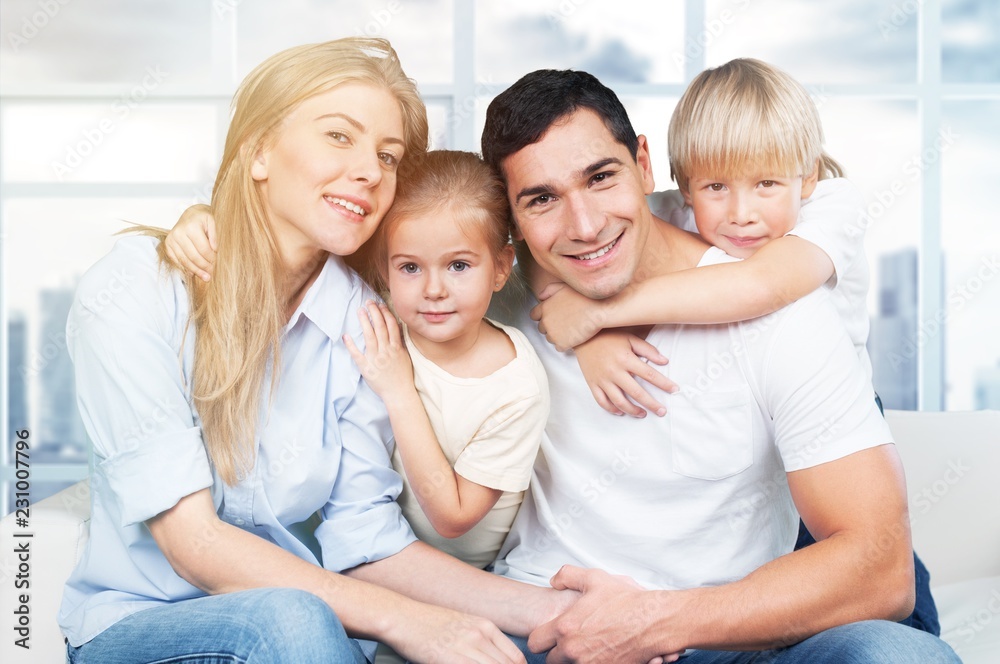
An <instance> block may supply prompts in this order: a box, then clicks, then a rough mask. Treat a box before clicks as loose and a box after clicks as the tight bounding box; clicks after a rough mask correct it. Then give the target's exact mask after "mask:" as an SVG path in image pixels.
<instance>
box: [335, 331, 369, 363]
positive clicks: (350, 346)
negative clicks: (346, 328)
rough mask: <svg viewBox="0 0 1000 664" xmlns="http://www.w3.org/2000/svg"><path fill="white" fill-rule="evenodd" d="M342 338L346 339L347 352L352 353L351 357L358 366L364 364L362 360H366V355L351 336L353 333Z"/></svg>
mask: <svg viewBox="0 0 1000 664" xmlns="http://www.w3.org/2000/svg"><path fill="white" fill-rule="evenodd" d="M341 338H342V339H343V340H344V345H345V346H347V352H348V353H350V355H351V359H352V360H354V363H355V364H356V365H358V367H362V366H364V365H363V364H362V362H364V359H365V356H364V354H363V353H362V352H361V351H360V350H359V349H358V347H357V345H356V344H355V343H354V339H352V338H351V335H349V334H345V335H344V336H343V337H341Z"/></svg>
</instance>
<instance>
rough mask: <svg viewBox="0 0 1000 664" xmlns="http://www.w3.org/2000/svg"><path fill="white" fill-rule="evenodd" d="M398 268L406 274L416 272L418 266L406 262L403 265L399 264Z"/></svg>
mask: <svg viewBox="0 0 1000 664" xmlns="http://www.w3.org/2000/svg"><path fill="white" fill-rule="evenodd" d="M399 269H400V270H402V271H403V272H405V273H406V274H416V273H417V271H418V270H419V269H420V268H418V267H417V266H416V265H414V264H413V263H406V264H405V265H401V266H400V268H399Z"/></svg>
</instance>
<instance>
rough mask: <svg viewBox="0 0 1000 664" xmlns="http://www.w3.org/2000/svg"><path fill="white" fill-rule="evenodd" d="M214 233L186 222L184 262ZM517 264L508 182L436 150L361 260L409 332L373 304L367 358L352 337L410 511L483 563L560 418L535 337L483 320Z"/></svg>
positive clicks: (461, 156)
mask: <svg viewBox="0 0 1000 664" xmlns="http://www.w3.org/2000/svg"><path fill="white" fill-rule="evenodd" d="M211 228H212V222H211V218H210V217H208V216H207V215H205V216H203V217H202V218H201V219H197V218H191V219H190V220H182V222H181V223H179V224H178V226H177V228H175V229H174V231H172V232H171V236H170V237H171V238H173V239H175V240H178V242H177V243H175V244H176V245H177V246H175V249H176V254H177V255H178V256H184V255H188V254H187V253H185V250H184V249H182V248H181V246H180V241H181V240H183V242H184V246H187V242H188V241H190V242H191V243H192V244H191V246H198V247H201V248H200V249H198V250H197V251H199V252H201V253H208V254H210V251H207V250H206V249H205V247H204V245H205V243H206V235H205V231H211ZM185 235H186V236H188V237H181V236H185ZM209 235H211V232H209ZM359 258H360V260H359ZM513 259H514V250H513V247H512V246H511V244H510V233H509V228H508V208H507V198H506V194H505V190H504V187H503V184H502V183H501V182H500V181H499V180H498V179H497V178H496V177H495V176H494V174H493V172H492V171H491V170H490V168H489V167H488V166H487V165H486V164H485V163H483V161H482V160H481V159H479V157H477V156H476V155H474V154H472V153H468V152H455V151H436V152H431V153H428V154H427V155H426V157H424V158H422V159H420V160H419V161H417V162H416V163H415V164H412V165H411V166H410V167H409V168H408V169H407V172H406V173H401V174H400V177H399V184H398V187H397V192H396V199H395V202H394V203H393V206H392V208H391V209H390V211H389V213H388V214H387V215H386V218H385V220H384V221H383V222H382V224H381V225H380V226H379V228H378V230H377V231H376V234H375V236H374V237H373V238H372V240H371V241H370V242H369V243H368V245H366V247H365V248H364V249H363V250H362V251H361V252H359V253H358V254H357V255H356V256H355V261H354V262H355V264H356V267H358V268H359V271H361V272H362V273H363V275H364V276H365V277H366V278H367V279H368V280H370V281H371V282H372V283H373V284H374V285H376V287H377V289H378V290H380V291H381V292H383V293H387V295H388V299H389V301H390V303H391V306H392V309H394V310H395V313H396V315H397V316H398V317H399V320H400V321H401V322H402V330H401V329H400V326H399V325H398V324H397V322H396V319H395V318H394V317H393V314H392V312H391V311H390V308H389V306H387V305H386V304H379V303H375V302H368V303H367V306H366V307H365V308H364V309H362V310H361V311H359V312H358V313H359V316H360V319H361V325H362V329H363V334H364V338H365V351H364V352H361V351H360V350H358V348H357V347H356V346H355V344H354V342H353V340H352V339H351V338H350V337H345V338H344V342H345V344H346V345H347V347H348V349H349V351H350V352H351V355H352V357H353V358H354V361H355V362H356V363H357V364H358V366H359V368H360V369H361V372H362V374H363V375H364V377H365V379H366V380H367V382H368V384H369V385H370V386H371V387H372V388H373V389H374V390H375V391H376V392H377V393H378V394H379V396H381V397H382V399H383V400H384V401H385V404H386V407H387V409H388V412H389V419H390V422H391V424H392V430H393V433H394V437H395V441H396V449H395V452H394V453H393V457H392V461H393V465H394V467H395V468H396V470H397V471H398V472H399V473H400V475H402V476H403V480H404V489H403V493H402V494H401V495H400V497H399V499H398V502H399V504H400V506H401V507H402V509H403V513H404V515H405V516H406V518H407V520H408V521H409V522H410V525H411V526H412V527H413V530H414V531H415V532H416V534H417V536H418V537H419V538H420V539H422V540H424V541H425V542H428V543H430V544H431V545H433V546H435V547H437V548H439V549H441V550H443V551H446V552H447V553H450V554H452V555H454V556H456V557H458V558H460V559H462V560H464V561H466V562H468V563H470V564H472V565H475V566H477V567H481V568H482V567H486V566H488V565H489V564H490V563H492V562H493V560H494V558H495V557H496V554H497V552H498V551H499V549H500V546H501V544H502V543H503V540H504V537H505V536H506V534H507V532H508V530H509V529H510V524H511V523H512V521H513V519H514V516H515V515H516V513H517V510H518V507H519V506H520V504H521V500H522V497H523V493H524V490H525V489H526V488H527V486H528V480H529V478H530V476H531V468H532V464H533V463H534V460H535V456H536V454H537V452H538V446H539V444H540V442H541V435H542V430H543V428H544V426H545V421H546V418H547V417H548V411H549V394H548V383H547V381H546V378H545V373H544V370H543V368H542V365H541V362H540V361H539V360H538V357H537V356H536V355H535V352H534V351H533V350H532V349H531V346H530V345H529V343H528V341H527V339H526V338H525V337H524V335H523V334H521V333H520V332H519V331H518V330H516V329H514V328H511V327H507V326H505V325H501V324H498V323H494V322H492V321H490V320H487V319H486V318H484V316H485V315H486V309H487V307H488V306H489V304H490V300H491V298H492V295H493V293H494V292H496V291H499V290H500V289H501V288H502V287H503V286H504V284H505V283H506V282H507V279H508V277H509V276H510V273H511V269H512V264H513ZM204 276H207V275H203V277H204Z"/></svg>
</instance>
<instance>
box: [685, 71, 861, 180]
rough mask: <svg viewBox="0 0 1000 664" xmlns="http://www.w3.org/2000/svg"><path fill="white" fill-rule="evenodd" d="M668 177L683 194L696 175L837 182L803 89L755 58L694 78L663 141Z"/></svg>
mask: <svg viewBox="0 0 1000 664" xmlns="http://www.w3.org/2000/svg"><path fill="white" fill-rule="evenodd" d="M667 143H668V146H669V152H670V175H671V177H673V179H674V180H675V181H676V182H677V186H678V187H680V189H681V190H683V191H687V189H688V183H689V181H690V179H691V176H692V174H693V173H695V172H709V173H712V174H713V175H716V176H719V177H734V176H739V175H741V174H747V173H754V174H757V173H774V174H778V173H781V174H783V175H788V176H791V175H802V176H807V175H810V174H812V173H813V171H814V170H815V169H816V167H817V164H819V179H821V180H822V179H825V178H829V177H841V176H842V175H843V168H841V166H840V164H838V163H837V162H836V161H835V160H834V159H833V158H832V157H830V156H829V155H828V154H826V152H824V151H823V127H822V125H821V124H820V119H819V111H818V110H817V109H816V105H815V104H814V103H813V101H812V99H811V98H810V96H809V93H808V92H807V91H806V89H805V88H804V87H803V86H802V85H801V84H800V83H799V82H797V81H796V80H795V79H793V78H792V77H791V76H789V75H788V74H786V73H785V72H783V71H781V70H780V69H778V68H777V67H774V66H772V65H769V64H767V63H765V62H761V61H760V60H754V59H752V58H740V59H737V60H731V61H730V62H727V63H726V64H724V65H722V66H719V67H716V68H714V69H706V70H705V71H703V72H701V73H700V74H698V76H696V77H695V79H694V80H693V81H692V82H691V85H690V86H688V89H687V90H686V91H685V92H684V94H683V95H682V96H681V99H680V102H678V104H677V108H676V109H675V110H674V114H673V116H672V117H671V119H670V130H669V134H668V137H667Z"/></svg>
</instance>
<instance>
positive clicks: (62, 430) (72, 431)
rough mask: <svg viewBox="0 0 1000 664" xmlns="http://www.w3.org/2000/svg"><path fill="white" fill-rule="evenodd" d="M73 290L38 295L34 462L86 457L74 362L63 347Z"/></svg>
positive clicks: (52, 291)
mask: <svg viewBox="0 0 1000 664" xmlns="http://www.w3.org/2000/svg"><path fill="white" fill-rule="evenodd" d="M73 292H74V291H73V288H52V289H46V290H42V291H41V293H40V294H39V298H40V301H39V305H40V306H39V310H40V319H41V320H40V325H39V338H38V345H37V348H36V351H35V354H36V357H35V361H34V362H32V368H33V369H37V380H38V393H39V394H38V424H37V427H38V432H37V438H35V439H34V442H35V451H34V453H33V454H32V459H33V460H34V461H36V462H42V463H76V462H80V461H86V460H87V454H88V445H87V433H86V431H85V430H84V428H83V421H82V420H81V419H80V413H79V410H78V409H77V405H76V381H75V378H74V374H73V363H72V361H71V360H70V359H69V352H68V351H67V349H66V319H67V318H68V316H69V310H70V306H71V305H72V304H73ZM32 434H33V436H34V434H35V432H32Z"/></svg>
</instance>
